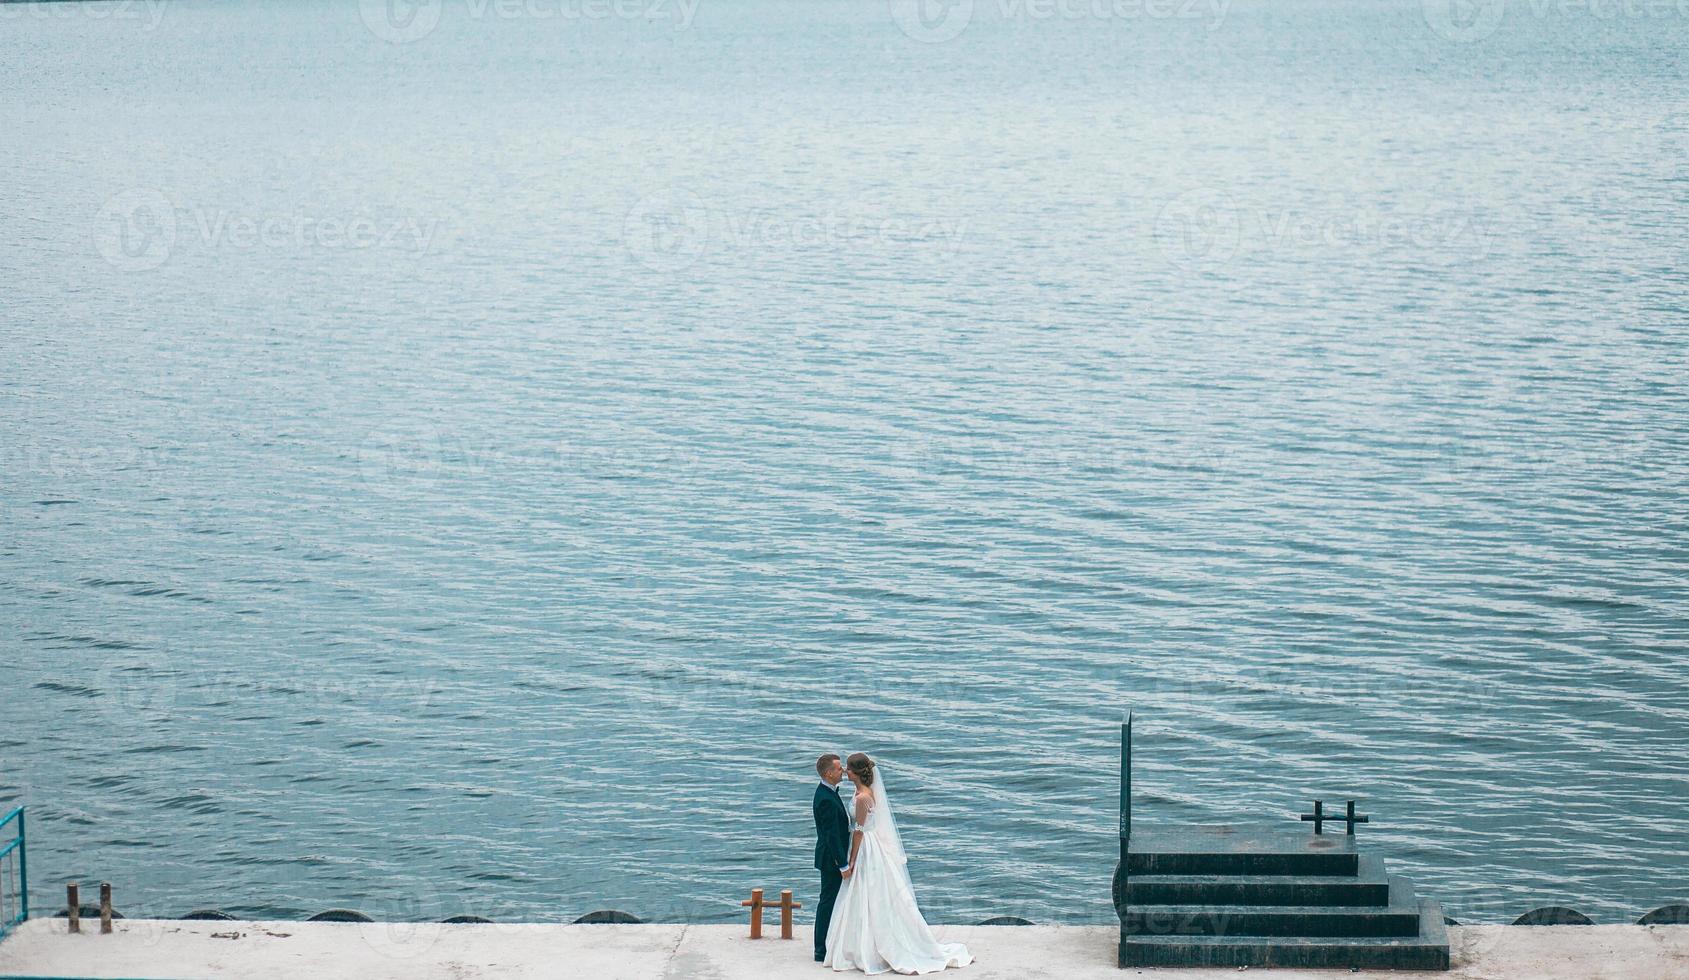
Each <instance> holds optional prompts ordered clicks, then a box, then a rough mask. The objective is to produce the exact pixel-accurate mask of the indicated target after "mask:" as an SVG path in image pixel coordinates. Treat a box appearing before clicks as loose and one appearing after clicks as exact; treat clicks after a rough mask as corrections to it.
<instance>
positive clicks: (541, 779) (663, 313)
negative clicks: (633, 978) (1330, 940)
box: [0, 0, 1689, 922]
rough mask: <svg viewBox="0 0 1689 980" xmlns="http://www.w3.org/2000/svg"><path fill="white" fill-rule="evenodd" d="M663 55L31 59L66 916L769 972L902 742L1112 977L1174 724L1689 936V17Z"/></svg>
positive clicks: (830, 37) (724, 6) (276, 9)
mask: <svg viewBox="0 0 1689 980" xmlns="http://www.w3.org/2000/svg"><path fill="white" fill-rule="evenodd" d="M1151 6H1152V7H1154V6H1155V5H1151ZM659 7H660V9H659V10H658V11H656V12H655V13H654V14H653V16H652V17H650V18H646V17H644V16H643V15H642V16H640V17H638V18H634V19H626V18H623V17H621V16H615V15H612V16H609V17H603V18H589V17H585V16H563V14H564V13H568V12H571V11H578V10H580V9H582V8H581V7H580V6H579V5H578V4H577V5H575V6H569V5H568V4H563V5H558V4H552V5H549V6H548V5H544V4H540V5H528V6H526V7H520V8H518V7H513V6H510V5H504V6H497V5H488V4H478V3H477V4H471V3H468V2H467V0H445V2H444V4H443V5H437V6H432V7H431V6H429V5H427V4H423V5H421V9H422V14H423V16H424V18H425V19H424V20H423V21H422V22H416V21H405V22H404V23H403V24H397V23H396V22H393V21H390V20H386V19H384V18H385V16H386V15H385V13H384V10H385V8H384V7H383V6H381V5H379V4H377V5H374V6H373V7H370V6H365V7H363V8H360V6H359V5H357V4H353V3H328V2H306V3H287V4H281V3H258V2H255V0H246V2H236V0H231V2H225V3H216V4H212V3H208V2H184V3H170V4H157V3H151V4H146V3H134V4H120V5H117V4H113V5H83V4H74V3H64V4H48V5H44V6H34V5H22V6H19V5H5V6H4V7H0V14H3V15H4V16H0V38H3V44H0V68H3V72H4V75H5V78H6V82H5V85H4V88H3V90H0V172H3V173H4V174H5V178H4V180H3V181H0V222H3V224H4V230H5V234H4V236H0V344H3V363H0V457H3V460H0V461H3V467H4V468H3V471H0V472H3V477H4V480H3V485H0V505H3V511H0V514H3V518H4V525H3V536H0V629H3V631H4V632H3V636H0V642H3V644H4V653H3V658H0V698H3V704H4V715H3V718H0V722H3V724H0V804H5V803H8V802H10V801H13V800H24V801H27V802H28V803H29V804H30V805H31V808H32V809H31V816H30V824H31V831H32V837H31V845H32V846H31V870H32V871H33V872H34V874H33V876H32V877H33V878H34V879H35V881H36V882H37V893H36V899H37V902H38V903H40V904H42V905H47V904H51V903H52V902H53V901H54V899H55V898H56V889H58V888H59V887H60V886H61V884H62V882H63V881H65V880H68V879H81V880H84V881H88V880H101V879H105V880H110V881H112V882H114V883H116V885H117V888H118V895H119V901H118V905H119V908H120V909H121V910H122V911H124V912H126V913H128V914H130V915H137V914H154V915H178V914H181V913H184V912H186V911H188V910H189V909H192V908H196V907H203V906H219V907H222V908H225V909H228V910H230V911H234V912H238V913H247V914H264V915H278V916H295V915H302V914H308V913H311V912H315V911H318V910H320V909H323V908H326V907H330V906H350V907H354V908H359V909H362V910H364V911H366V912H370V913H372V914H377V915H397V916H422V915H426V916H431V917H437V916H442V915H447V914H453V913H458V912H474V913H479V914H482V915H488V916H491V917H494V918H502V919H516V918H521V919H539V920H557V919H567V918H572V917H574V916H575V915H578V914H580V913H582V912H585V911H588V910H590V909H594V908H603V907H615V908H623V909H627V910H629V911H632V912H635V913H637V914H641V915H645V916H647V917H652V918H660V919H689V920H720V921H725V920H727V919H729V918H733V917H737V915H738V914H739V910H738V908H737V900H738V899H739V898H740V897H741V896H742V893H743V892H744V891H745V890H747V889H748V888H750V887H751V886H753V885H762V886H765V887H769V888H778V887H782V886H786V887H796V888H798V890H799V891H800V895H801V894H802V893H806V892H812V891H813V889H814V883H813V882H812V881H811V878H812V877H813V872H812V871H811V869H810V868H809V867H808V865H809V856H810V847H811V828H810V817H809V814H808V809H807V805H808V798H809V793H810V787H811V785H812V776H811V775H810V764H811V761H812V759H813V757H814V756H815V755H816V754H817V753H818V752H820V751H823V750H829V749H831V750H840V751H848V750H855V749H865V750H868V751H870V752H873V753H876V754H877V755H879V756H880V757H881V759H882V760H883V762H884V765H885V767H886V770H887V771H888V772H889V773H890V774H891V777H892V778H893V779H894V780H896V782H895V783H894V784H893V785H894V788H895V790H896V792H897V793H898V796H899V805H900V808H901V810H902V811H903V821H904V823H905V825H906V827H905V833H906V835H907V837H908V838H909V844H910V847H911V850H912V851H913V852H914V872H915V877H916V881H917V884H918V886H919V889H920V893H921V897H922V900H923V902H924V904H925V905H926V906H927V908H928V910H929V913H930V914H931V915H932V917H933V918H935V919H939V920H943V921H957V922H965V921H974V920H977V919H978V918H982V917H984V916H986V915H990V914H1000V913H1015V914H1020V915H1024V916H1026V917H1028V918H1032V919H1036V920H1040V921H1051V920H1065V921H1087V920H1096V921H1101V920H1105V919H1107V918H1108V916H1109V915H1110V910H1109V906H1108V876H1109V873H1110V869H1111V866H1112V861H1113V849H1114V840H1113V838H1112V836H1111V835H1112V832H1113V826H1114V792H1115V779H1116V768H1115V751H1116V748H1115V741H1114V739H1115V732H1116V729H1115V727H1114V726H1115V723H1116V722H1117V721H1118V719H1119V717H1120V715H1121V712H1122V711H1123V709H1125V708H1126V707H1128V706H1131V707H1134V708H1135V709H1136V710H1137V712H1138V719H1139V744H1138V757H1139V771H1138V777H1139V785H1140V799H1139V812H1138V818H1139V819H1140V820H1151V819H1157V820H1168V821H1198V822H1216V821H1221V820H1242V821H1245V822H1266V823H1277V824H1279V825H1281V826H1292V824H1291V823H1290V818H1291V816H1292V815H1293V814H1295V813H1297V812H1299V811H1300V810H1302V809H1304V808H1305V807H1306V806H1307V805H1308V804H1309V802H1310V801H1311V800H1312V799H1313V798H1314V797H1316V796H1318V797H1323V798H1325V799H1328V800H1341V799H1346V798H1349V797H1356V798H1359V799H1360V800H1361V801H1362V804H1361V806H1362V809H1363V810H1365V811H1368V812H1370V813H1372V814H1373V817H1374V820H1375V823H1373V824H1371V825H1370V826H1368V827H1367V828H1365V829H1364V831H1363V833H1364V834H1365V835H1366V837H1367V840H1368V842H1369V843H1370V844H1371V845H1372V846H1374V847H1376V848H1377V849H1379V850H1380V851H1382V852H1383V853H1384V854H1385V855H1386V856H1387V857H1388V858H1389V859H1390V860H1391V861H1392V862H1393V863H1394V864H1396V865H1397V866H1398V867H1399V868H1401V869H1402V870H1403V871H1404V872H1406V873H1409V874H1411V875H1412V876H1413V877H1414V878H1415V880H1416V881H1417V882H1418V883H1419V885H1420V887H1421V889H1422V891H1424V892H1425V893H1427V894H1430V895H1432V896H1435V897H1438V898H1441V899H1443V900H1444V901H1445V903H1446V904H1447V906H1448V908H1449V911H1450V912H1451V913H1452V914H1454V915H1455V916H1457V917H1461V918H1465V919H1467V920H1468V921H1472V920H1478V921H1500V920H1503V919H1510V918H1512V917H1513V916H1515V915H1517V914H1519V913H1520V912H1523V911H1525V910H1526V909H1528V908H1531V907H1533V906H1536V905H1543V904H1550V903H1561V904H1569V905H1573V906H1575V907H1577V908H1580V909H1582V910H1584V911H1585V912H1587V913H1589V914H1591V915H1593V916H1594V917H1596V918H1597V919H1598V920H1599V921H1606V922H1619V921H1629V920H1630V919H1633V918H1634V917H1635V916H1636V915H1637V914H1639V913H1640V912H1642V911H1645V910H1646V909H1649V908H1652V907H1654V906H1656V905H1660V904H1664V903H1666V902H1668V901H1673V900H1676V901H1682V900H1685V899H1689V895H1685V894H1684V893H1683V888H1684V881H1685V880H1686V872H1689V844H1686V840H1689V817H1686V816H1685V811H1684V808H1683V800H1684V798H1685V796H1686V794H1689V763H1686V762H1685V759H1686V758H1689V666H1686V661H1685V653H1686V650H1689V584H1686V571H1685V568H1686V563H1689V543H1686V536H1685V535H1686V532H1689V525H1686V516H1685V477H1686V476H1689V462H1686V460H1689V456H1686V453H1689V395H1686V392H1685V384H1684V382H1685V368H1686V357H1685V334H1686V328H1689V315H1686V313H1685V310H1686V308H1689V306H1686V302H1685V296H1686V290H1689V274H1686V273H1685V258H1686V256H1685V247H1684V243H1685V242H1686V241H1689V94H1686V93H1689V84H1686V82H1689V79H1686V78H1685V75H1686V73H1689V70H1686V68H1685V63H1684V61H1683V59H1682V52H1683V51H1684V50H1686V42H1689V23H1686V22H1685V20H1684V19H1683V18H1682V17H1680V16H1678V15H1677V14H1676V13H1675V12H1670V11H1667V12H1665V13H1661V8H1660V7H1659V6H1658V5H1653V6H1648V5H1632V6H1631V7H1630V8H1628V9H1630V10H1631V11H1632V12H1631V13H1628V14H1627V13H1624V12H1623V11H1624V9H1627V8H1616V9H1619V11H1620V12H1619V13H1618V14H1617V15H1614V16H1596V15H1594V14H1592V13H1590V12H1589V11H1587V10H1582V9H1580V8H1576V7H1571V8H1568V7H1566V6H1564V5H1550V4H1523V3H1516V4H1513V5H1510V6H1509V7H1508V8H1507V10H1506V16H1505V18H1503V19H1502V20H1500V21H1499V22H1487V21H1483V20H1482V19H1481V18H1480V19H1479V20H1477V21H1473V20H1470V19H1469V20H1454V21H1451V20H1449V19H1448V17H1447V16H1445V15H1446V14H1447V13H1448V12H1447V11H1439V10H1438V9H1437V4H1435V3H1426V4H1424V5H1422V4H1420V3H1417V2H1415V3H1403V2H1399V0H1389V2H1384V3H1368V4H1353V5H1349V4H1335V3H1332V4H1328V3H1322V2H1315V0H1292V2H1289V3H1274V4H1272V5H1266V4H1264V3H1253V2H1247V0H1238V2H1236V3H1232V4H1221V5H1219V8H1218V9H1217V8H1216V7H1214V6H1210V5H1204V6H1202V7H1201V8H1200V10H1193V12H1192V13H1191V14H1190V15H1189V16H1185V15H1183V14H1180V13H1177V12H1175V13H1174V14H1171V15H1166V16H1151V15H1150V14H1148V13H1142V12H1140V13H1139V14H1137V15H1133V14H1131V11H1132V10H1134V9H1135V10H1140V11H1143V10H1145V9H1147V8H1143V7H1141V6H1140V7H1136V8H1134V7H1131V6H1129V5H1127V6H1122V7H1119V8H1118V9H1117V8H1116V7H1113V6H1101V7H1096V8H1093V7H1090V6H1084V5H1078V4H1070V5H1068V6H1067V7H1063V8H1056V9H1058V12H1057V13H1056V14H1053V15H1040V14H1036V13H1035V11H1047V10H1049V9H1052V8H1049V7H1047V6H1045V5H1033V6H1024V5H1016V4H1013V3H1007V2H1002V3H1000V2H998V0H978V2H976V3H974V4H972V5H971V6H970V5H962V6H961V7H960V8H957V9H961V10H965V11H969V13H968V15H967V16H968V18H969V19H968V20H966V21H965V22H964V23H962V24H961V25H960V26H961V31H960V33H959V34H956V36H953V37H946V35H948V34H949V33H950V31H951V30H952V29H953V28H954V27H956V23H955V22H953V21H942V20H940V21H931V20H927V21H923V20H919V19H916V20H909V19H908V18H907V17H904V18H902V20H901V22H900V19H899V16H901V14H903V13H907V11H905V10H903V8H902V7H901V6H899V5H895V4H894V6H893V7H891V8H888V7H886V6H884V5H881V4H878V3H862V4H857V3H830V2H823V3H815V4H786V3H775V2H764V0H699V2H698V3H697V4H696V5H694V6H692V7H691V8H690V14H688V13H687V11H686V10H683V9H681V6H680V5H679V4H678V0H671V2H670V3H669V4H668V5H666V6H665V5H659ZM945 9H949V8H945ZM1156 9H1161V8H1159V7H1157V8H1156ZM1180 9H1184V8H1183V7H1182V6H1180V5H1175V10H1176V11H1177V10H1180ZM1603 9H1606V8H1603ZM1061 10H1066V11H1070V12H1071V11H1078V12H1079V13H1078V14H1077V15H1074V16H1069V15H1068V14H1066V13H1061V12H1060V11H1061ZM125 11H126V12H127V13H124V12H125ZM512 11H514V13H513V12H512ZM1097 11H1101V13H1098V12H1097ZM1119 11H1125V12H1124V13H1120V12H1119ZM1650 11H1651V12H1650ZM548 12H556V13H557V15H556V16H552V15H551V14H549V13H548ZM894 15H895V16H894ZM1295 826H1299V825H1295Z"/></svg>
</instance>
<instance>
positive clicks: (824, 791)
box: [813, 783, 850, 960]
mask: <svg viewBox="0 0 1689 980" xmlns="http://www.w3.org/2000/svg"><path fill="white" fill-rule="evenodd" d="M813 809H814V810H815V867H816V868H817V869H819V870H820V872H821V900H820V901H819V902H816V903H815V958H816V959H818V960H819V959H821V958H822V957H823V956H825V955H826V953H827V926H828V924H829V923H830V922H831V921H832V918H833V901H834V900H835V899H837V898H838V897H839V886H840V885H842V884H844V878H843V877H841V876H840V875H839V869H840V868H843V867H844V866H845V865H846V864H848V863H849V862H850V814H849V813H847V812H846V811H845V805H844V800H841V799H839V791H838V790H836V789H829V788H828V787H827V784H826V783H817V784H816V786H815V806H814V807H813Z"/></svg>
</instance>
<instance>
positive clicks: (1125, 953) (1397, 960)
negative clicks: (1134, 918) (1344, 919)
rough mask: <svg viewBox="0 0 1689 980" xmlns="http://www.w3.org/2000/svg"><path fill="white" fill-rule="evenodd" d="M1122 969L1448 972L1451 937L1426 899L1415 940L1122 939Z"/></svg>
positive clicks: (1421, 905) (1434, 905)
mask: <svg viewBox="0 0 1689 980" xmlns="http://www.w3.org/2000/svg"><path fill="white" fill-rule="evenodd" d="M1120 965H1121V966H1123V967H1125V966H1226V967H1239V966H1247V967H1302V968H1305V969H1383V970H1447V969H1448V968H1449V934H1448V927H1447V926H1445V925H1444V924H1443V909H1442V906H1441V905H1439V904H1438V903H1437V902H1434V901H1431V900H1430V899H1425V900H1422V901H1421V902H1420V903H1419V928H1418V930H1417V931H1416V932H1415V934H1414V935H1412V936H1401V937H1371V936H1368V937H1339V936H1314V937H1292V936H1237V935H1225V936H1173V935H1164V936H1150V935H1135V936H1129V935H1125V934H1122V935H1121V937H1120Z"/></svg>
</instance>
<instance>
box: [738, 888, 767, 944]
mask: <svg viewBox="0 0 1689 980" xmlns="http://www.w3.org/2000/svg"><path fill="white" fill-rule="evenodd" d="M747 905H749V906H750V907H751V938H752V939H761V938H762V889H761V888H753V889H751V900H750V901H748V902H740V903H739V907H740V908H744V907H745V906H747Z"/></svg>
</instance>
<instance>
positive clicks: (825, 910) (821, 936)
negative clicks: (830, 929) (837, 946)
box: [815, 868, 844, 959]
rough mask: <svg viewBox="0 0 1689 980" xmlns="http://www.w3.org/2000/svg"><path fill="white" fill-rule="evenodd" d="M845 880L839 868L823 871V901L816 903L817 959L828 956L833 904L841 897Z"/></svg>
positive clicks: (823, 869)
mask: <svg viewBox="0 0 1689 980" xmlns="http://www.w3.org/2000/svg"><path fill="white" fill-rule="evenodd" d="M842 884H844V878H843V877H841V876H840V875H839V869H838V868H822V869H821V900H820V901H818V902H816V903H815V958H816V959H821V958H822V957H824V956H826V955H827V926H828V925H830V924H832V921H833V902H834V900H836V899H837V898H838V897H839V886H840V885H842Z"/></svg>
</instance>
